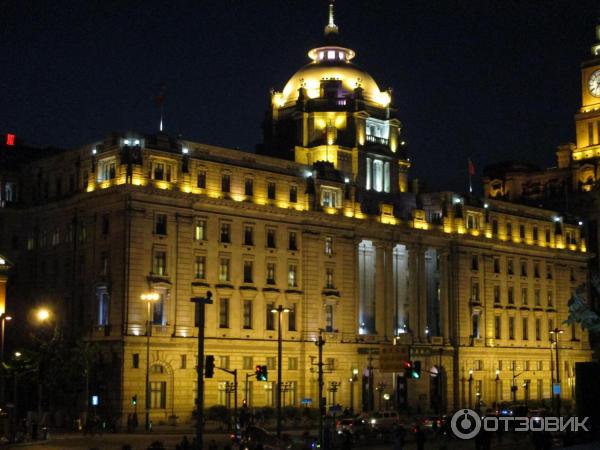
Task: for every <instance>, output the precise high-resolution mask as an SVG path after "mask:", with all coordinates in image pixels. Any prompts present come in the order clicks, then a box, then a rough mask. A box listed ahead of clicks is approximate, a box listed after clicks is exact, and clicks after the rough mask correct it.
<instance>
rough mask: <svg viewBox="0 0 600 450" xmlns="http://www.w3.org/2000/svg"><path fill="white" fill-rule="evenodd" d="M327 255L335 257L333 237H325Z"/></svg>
mask: <svg viewBox="0 0 600 450" xmlns="http://www.w3.org/2000/svg"><path fill="white" fill-rule="evenodd" d="M325 254H326V255H329V256H331V255H333V238H332V237H331V236H326V237H325Z"/></svg>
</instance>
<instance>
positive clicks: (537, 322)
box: [535, 319, 542, 370]
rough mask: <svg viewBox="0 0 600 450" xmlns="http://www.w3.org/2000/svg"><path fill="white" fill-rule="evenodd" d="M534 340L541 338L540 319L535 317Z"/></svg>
mask: <svg viewBox="0 0 600 450" xmlns="http://www.w3.org/2000/svg"><path fill="white" fill-rule="evenodd" d="M535 340H536V341H541V340H542V321H541V319H535ZM538 370H539V369H538Z"/></svg>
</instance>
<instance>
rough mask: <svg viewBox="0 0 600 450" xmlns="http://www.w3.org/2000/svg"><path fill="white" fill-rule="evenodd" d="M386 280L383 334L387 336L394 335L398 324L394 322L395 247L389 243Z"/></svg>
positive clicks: (386, 255) (385, 264) (386, 248)
mask: <svg viewBox="0 0 600 450" xmlns="http://www.w3.org/2000/svg"><path fill="white" fill-rule="evenodd" d="M384 250H385V255H384V270H385V272H384V282H385V305H384V315H383V326H384V328H383V335H384V336H385V337H386V339H387V338H391V337H393V336H394V335H395V334H396V332H395V330H394V328H395V326H396V324H395V322H394V318H395V316H394V311H395V304H394V303H395V298H394V260H393V253H394V248H393V246H392V245H390V244H387V245H386V246H385V247H384Z"/></svg>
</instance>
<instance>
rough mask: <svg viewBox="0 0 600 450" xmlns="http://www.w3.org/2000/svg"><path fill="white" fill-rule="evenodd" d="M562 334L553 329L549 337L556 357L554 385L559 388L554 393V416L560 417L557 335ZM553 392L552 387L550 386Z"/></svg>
mask: <svg viewBox="0 0 600 450" xmlns="http://www.w3.org/2000/svg"><path fill="white" fill-rule="evenodd" d="M559 334H563V330H561V329H560V328H554V329H553V330H550V335H551V336H553V337H554V353H555V355H556V384H558V386H559V391H557V392H556V394H555V395H556V415H557V416H560V366H559V359H558V335H559ZM552 391H553V392H554V386H552Z"/></svg>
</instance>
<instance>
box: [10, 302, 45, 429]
mask: <svg viewBox="0 0 600 450" xmlns="http://www.w3.org/2000/svg"><path fill="white" fill-rule="evenodd" d="M34 315H35V318H36V319H37V321H38V323H39V324H40V325H44V324H46V323H47V322H49V321H50V318H51V316H52V313H51V311H50V310H49V309H48V308H46V307H44V306H42V307H39V308H38V309H36V310H35V311H34ZM55 333H56V329H55ZM3 341H4V339H3ZM43 353H44V352H42V353H41V354H40V362H39V364H38V423H39V421H41V419H42V394H43V387H42V373H43V372H44V371H43V367H42V365H43V364H42V363H43V362H44V360H43V356H44V354H43Z"/></svg>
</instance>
